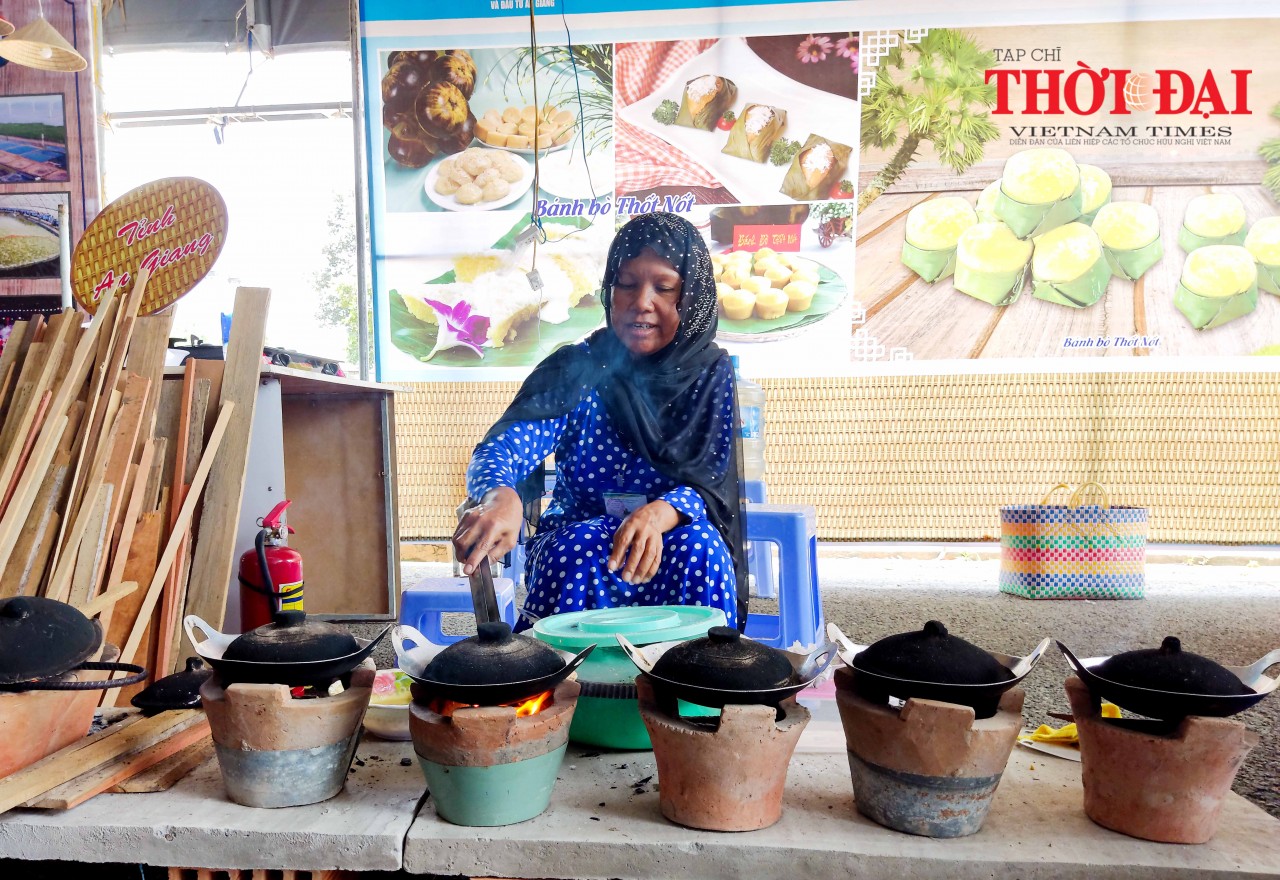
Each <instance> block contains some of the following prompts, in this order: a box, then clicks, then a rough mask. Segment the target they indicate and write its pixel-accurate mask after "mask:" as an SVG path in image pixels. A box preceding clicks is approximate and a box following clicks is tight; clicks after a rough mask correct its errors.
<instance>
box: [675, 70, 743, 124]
mask: <svg viewBox="0 0 1280 880" xmlns="http://www.w3.org/2000/svg"><path fill="white" fill-rule="evenodd" d="M737 99H738V87H737V86H736V85H734V83H733V80H731V79H726V78H725V77H723V76H716V75H715V74H713V73H708V74H706V75H704V76H699V77H695V78H694V79H691V80H689V81H688V82H687V83H685V84H684V94H683V95H682V96H681V98H680V112H679V113H678V114H676V125H683V126H685V127H687V128H703V129H706V130H707V131H711V130H712V129H713V128H715V127H716V123H717V122H719V121H720V117H721V116H723V115H724V111H726V110H728V109H729V108H730V107H732V106H733V102H734V101H736V100H737Z"/></svg>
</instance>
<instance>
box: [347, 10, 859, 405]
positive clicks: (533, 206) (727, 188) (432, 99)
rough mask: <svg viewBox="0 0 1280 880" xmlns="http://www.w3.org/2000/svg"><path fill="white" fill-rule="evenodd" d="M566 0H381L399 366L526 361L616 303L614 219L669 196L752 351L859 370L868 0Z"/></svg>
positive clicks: (518, 370) (793, 365)
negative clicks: (610, 287)
mask: <svg viewBox="0 0 1280 880" xmlns="http://www.w3.org/2000/svg"><path fill="white" fill-rule="evenodd" d="M565 5H568V4H562V3H561V0H555V2H542V0H539V2H537V3H535V6H534V9H533V10H532V16H531V12H530V9H529V6H528V4H527V3H514V2H506V0H495V2H492V3H490V2H489V0H485V2H483V3H475V2H469V3H468V2H464V3H460V4H451V5H450V7H449V9H447V10H446V9H440V8H438V7H437V6H434V5H433V6H432V7H431V8H430V12H425V11H424V7H423V4H410V3H407V2H406V3H396V2H381V3H374V2H365V3H363V4H362V7H361V16H362V26H361V27H362V30H361V41H360V45H361V52H362V56H361V64H362V74H363V77H364V82H365V95H364V97H365V106H366V122H367V128H366V134H367V141H366V148H367V153H368V156H369V191H370V201H369V203H370V219H371V229H372V251H373V283H374V308H375V325H376V333H375V336H376V344H377V364H378V375H379V378H381V379H383V380H386V381H431V380H449V381H458V380H466V379H484V380H497V379H518V378H522V377H523V376H524V375H526V374H527V373H528V371H529V370H530V369H531V368H532V367H533V366H534V365H535V364H537V363H538V362H539V361H540V360H542V359H543V358H544V357H546V356H547V355H548V354H549V353H551V352H552V351H554V350H555V349H556V348H558V347H560V346H563V345H569V344H573V343H576V342H578V341H580V340H582V339H584V338H585V337H586V336H588V335H589V334H591V333H592V332H594V331H595V330H597V329H599V328H601V327H602V326H603V325H604V311H603V305H602V302H601V295H602V292H601V290H600V284H601V278H602V276H603V271H604V263H605V258H606V255H607V251H608V247H609V243H610V241H611V239H612V237H613V234H614V232H615V231H616V229H617V228H618V227H619V226H620V225H621V224H622V223H624V222H626V220H628V219H629V218H630V217H633V216H636V215H638V214H642V213H648V212H652V211H658V210H664V211H674V212H677V213H679V214H681V215H682V216H684V217H686V218H687V219H689V220H690V221H691V222H692V223H693V224H694V225H695V226H696V227H697V228H698V229H699V230H700V231H701V232H702V234H703V236H704V238H705V239H706V242H707V244H708V246H709V247H710V249H711V252H712V254H713V264H714V271H715V274H716V280H717V283H718V290H719V293H720V310H721V311H720V318H719V321H720V323H719V336H718V341H719V342H720V343H721V344H722V345H724V346H725V347H726V348H728V349H729V350H730V351H732V352H734V353H736V354H739V355H740V356H741V360H742V365H743V370H744V372H746V373H747V374H749V375H753V376H764V375H831V374H835V373H840V372H844V371H846V370H847V368H848V364H849V339H850V327H851V326H852V318H853V299H854V292H853V238H852V220H853V213H854V212H853V204H854V202H853V198H854V194H855V178H856V158H857V130H858V100H857V88H858V75H857V74H858V33H857V31H856V30H855V28H854V27H853V20H854V17H853V16H852V14H851V10H852V7H851V6H850V5H849V4H839V5H838V7H839V9H841V10H843V14H841V15H838V16H832V15H831V14H830V13H831V11H832V10H833V9H835V8H836V7H837V5H836V4H830V3H773V4H758V3H753V2H750V0H744V2H737V3H732V4H725V5H724V6H723V7H715V8H711V9H708V8H707V7H705V6H702V5H699V4H694V3H692V2H674V0H647V2H646V0H635V2H612V0H610V2H605V0H591V2H574V3H572V9H571V10H568V9H566V8H564V6H565ZM655 13H660V14H655ZM424 16H426V17H425V18H424ZM531 17H532V20H533V27H534V28H535V32H536V36H537V41H536V46H534V45H530V19H531Z"/></svg>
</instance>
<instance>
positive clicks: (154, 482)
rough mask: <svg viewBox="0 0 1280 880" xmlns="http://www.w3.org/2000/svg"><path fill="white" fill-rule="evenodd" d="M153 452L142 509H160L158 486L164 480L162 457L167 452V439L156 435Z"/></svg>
mask: <svg viewBox="0 0 1280 880" xmlns="http://www.w3.org/2000/svg"><path fill="white" fill-rule="evenodd" d="M154 443H155V454H154V455H153V456H152V461H151V473H150V474H148V476H147V488H146V493H145V495H144V496H143V501H142V509H143V510H159V509H160V487H161V486H162V485H163V482H164V457H165V455H166V454H167V453H168V451H169V450H168V447H169V439H168V438H167V437H156V438H155V440H154Z"/></svg>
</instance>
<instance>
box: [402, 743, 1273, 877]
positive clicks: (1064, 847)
mask: <svg viewBox="0 0 1280 880" xmlns="http://www.w3.org/2000/svg"><path fill="white" fill-rule="evenodd" d="M654 773H655V768H654V762H653V755H652V753H605V754H599V753H596V752H592V751H588V750H586V749H583V748H581V747H578V746H575V745H573V744H570V746H569V752H568V755H567V756H566V758H565V762H564V766H563V767H562V769H561V773H560V777H559V781H558V782H557V783H556V788H555V791H554V793H553V794H552V799H551V807H550V808H549V809H548V810H547V812H545V813H543V814H542V815H541V816H539V817H537V818H535V819H531V820H530V821H528V822H523V823H520V824H518V825H509V826H505V827H500V828H463V827H458V826H456V825H450V824H448V823H446V822H443V821H441V820H440V819H439V818H438V817H437V816H436V815H435V812H434V810H433V809H432V808H431V806H430V805H429V802H428V806H425V807H424V808H423V809H422V812H421V814H420V815H419V817H418V819H417V820H416V821H415V822H414V824H413V827H412V828H410V829H409V835H408V838H407V839H406V841H405V853H404V857H405V864H404V867H405V869H406V870H408V871H411V872H414V873H434V874H447V875H448V874H461V875H465V876H470V877H475V876H486V877H488V876H498V877H542V878H549V877H555V878H615V877H616V878H624V880H630V878H654V877H680V878H716V880H720V878H723V880H742V878H747V877H858V878H870V880H875V878H885V880H917V878H918V880H936V878H938V877H946V878H948V880H966V878H973V880H978V878H982V880H988V878H994V880H1001V878H1009V880H1015V878H1027V877H1034V878H1037V880H1068V878H1082V880H1083V878H1088V880H1105V878H1115V880H1121V878H1124V880H1146V878H1190V877H1195V878H1206V877H1212V878H1262V877H1280V820H1277V819H1274V818H1272V817H1270V816H1268V815H1267V814H1266V813H1265V812H1263V811H1262V810H1260V809H1258V808H1257V807H1255V806H1253V805H1251V804H1250V803H1248V802H1247V801H1245V800H1244V799H1243V798H1240V797H1238V796H1236V795H1230V796H1229V800H1228V803H1227V804H1226V807H1225V809H1224V811H1223V816H1222V824H1221V828H1220V830H1219V832H1218V834H1217V836H1216V837H1215V838H1214V839H1213V840H1212V841H1210V842H1209V843H1207V844H1203V845H1199V846H1177V845H1170V844H1158V843H1151V842H1147V841H1141V840H1136V839H1133V838H1130V837H1126V836H1124V835H1121V834H1117V833H1115V832H1112V831H1109V830H1107V829H1105V828H1102V827H1100V826H1098V825H1094V824H1093V823H1092V822H1091V821H1089V819H1088V818H1087V817H1086V816H1085V814H1084V809H1083V806H1082V796H1083V795H1082V789H1081V786H1080V765H1079V764H1077V763H1074V762H1071V761H1067V760H1063V759H1060V758H1054V757H1050V756H1047V755H1043V754H1040V753H1037V752H1031V751H1028V750H1025V749H1022V748H1015V750H1014V753H1013V755H1012V756H1011V758H1010V760H1009V765H1008V768H1007V769H1006V771H1005V775H1004V778H1003V780H1002V781H1001V784H1000V788H999V789H998V790H997V792H996V796H995V803H994V804H993V806H992V810H991V813H990V815H989V816H988V818H987V821H986V824H985V825H984V826H983V829H982V830H981V831H980V832H978V833H977V834H976V835H973V836H971V837H965V838H959V839H955V840H931V839H928V838H922V837H913V836H911V835H907V834H901V833H898V832H895V831H891V830H889V829H887V828H883V827H881V826H879V825H876V824H874V823H873V822H871V821H870V820H868V819H865V818H863V817H862V816H861V815H860V814H859V813H858V812H857V810H856V809H855V808H854V805H853V788H852V784H851V782H850V779H849V767H848V763H847V757H846V755H845V754H844V753H843V751H841V752H838V753H836V752H831V751H829V752H827V753H825V754H824V753H820V752H807V753H798V754H797V755H796V757H795V759H794V760H793V761H792V764H791V770H790V773H789V774H788V777H787V788H786V794H785V795H784V798H783V813H782V819H781V821H779V822H778V824H776V825H774V826H773V827H771V828H766V829H763V830H760V831H751V832H744V833H737V834H726V833H713V832H705V831H695V830H692V829H688V828H682V827H681V826H678V825H674V824H672V823H670V822H668V821H667V820H666V819H664V818H663V817H662V815H661V813H660V812H659V807H658V793H657V791H656V790H655V786H656V784H657V783H658V782H659V780H657V779H656V777H654Z"/></svg>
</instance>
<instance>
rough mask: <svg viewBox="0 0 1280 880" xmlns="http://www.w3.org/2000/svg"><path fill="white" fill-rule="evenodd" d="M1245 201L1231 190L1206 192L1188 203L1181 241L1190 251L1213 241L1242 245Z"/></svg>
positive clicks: (1179, 241)
mask: <svg viewBox="0 0 1280 880" xmlns="http://www.w3.org/2000/svg"><path fill="white" fill-rule="evenodd" d="M1246 222H1247V218H1246V217H1245V212H1244V202H1242V201H1240V198H1239V196H1235V195H1233V194H1231V193H1206V194H1205V195H1202V196H1196V197H1195V198H1194V199H1192V200H1191V201H1190V202H1188V203H1187V208H1186V212H1185V213H1184V214H1183V216H1182V229H1181V230H1179V232H1178V244H1179V245H1181V247H1182V249H1183V250H1184V251H1186V252H1187V253H1191V252H1192V251H1194V250H1195V249H1196V248H1201V247H1204V246H1206V245H1211V244H1243V243H1244V237H1245V223H1246Z"/></svg>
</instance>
